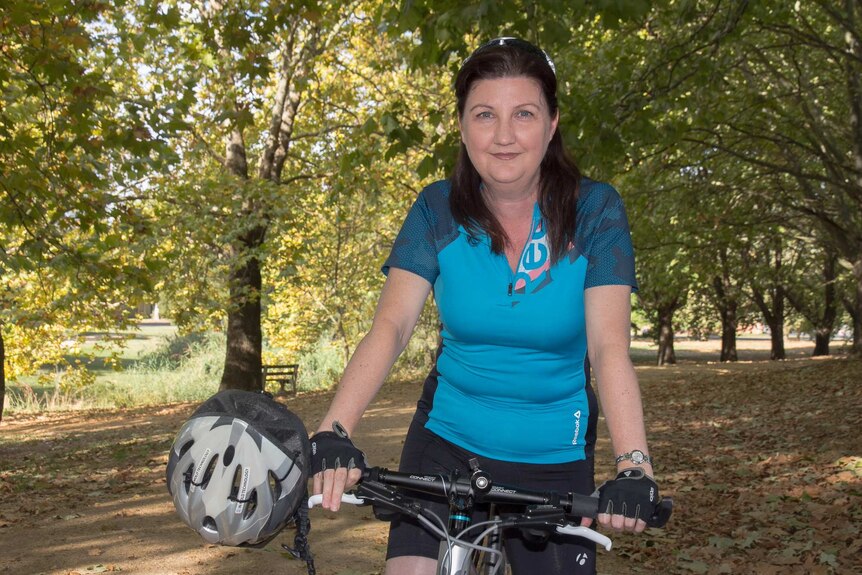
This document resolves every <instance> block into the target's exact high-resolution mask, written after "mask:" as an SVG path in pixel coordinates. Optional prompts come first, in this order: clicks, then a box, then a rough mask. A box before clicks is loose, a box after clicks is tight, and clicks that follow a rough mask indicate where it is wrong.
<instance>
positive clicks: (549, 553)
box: [386, 419, 596, 575]
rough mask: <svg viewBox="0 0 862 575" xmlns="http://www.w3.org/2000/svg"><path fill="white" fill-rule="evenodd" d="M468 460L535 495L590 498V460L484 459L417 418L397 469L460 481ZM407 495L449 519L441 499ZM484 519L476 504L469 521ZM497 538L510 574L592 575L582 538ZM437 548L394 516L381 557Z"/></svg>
mask: <svg viewBox="0 0 862 575" xmlns="http://www.w3.org/2000/svg"><path fill="white" fill-rule="evenodd" d="M472 458H477V459H478V460H479V467H480V468H481V469H482V470H483V471H486V472H488V473H489V474H490V475H491V478H492V480H493V481H494V482H495V483H497V484H501V485H511V486H513V487H522V488H524V489H530V490H536V491H556V492H558V493H561V494H565V493H568V492H569V491H572V492H574V493H583V494H591V493H592V492H593V491H594V490H595V480H594V475H593V458H592V457H589V458H588V459H586V460H581V461H572V462H569V463H556V464H534V463H512V462H510V461H499V460H496V459H489V458H487V457H481V456H478V455H476V454H474V453H471V452H469V451H467V450H465V449H462V448H460V447H458V446H456V445H454V444H452V443H450V442H448V441H446V440H445V439H443V438H441V437H440V436H438V435H436V434H434V433H433V432H431V431H428V430H427V429H425V426H424V422H422V421H420V420H419V419H414V420H413V422H412V423H411V425H410V430H409V431H408V432H407V439H406V441H405V443H404V449H403V451H402V454H401V465H400V467H399V469H400V470H401V471H404V472H410V473H417V474H422V475H437V474H439V473H444V474H446V475H448V473H449V472H450V471H451V470H452V469H458V470H460V472H461V474H462V477H469V476H470V467H469V464H468V462H469V460H470V459H472ZM411 497H414V498H415V499H421V500H424V501H425V502H426V508H427V509H430V510H431V511H434V512H435V513H436V514H437V515H438V516H439V517H440V518H442V519H443V521H444V523H445V521H446V519H447V517H448V516H449V506H448V503H447V502H446V499H445V498H442V497H435V496H432V495H422V494H419V495H413V494H411ZM498 510H499V512H500V514H501V515H503V516H505V515H507V512H506V509H505V508H502V507H498ZM522 511H523V507H521V508H512V511H510V512H509V513H513V512H514V513H518V512H522ZM486 518H487V508H485V509H484V510H483V509H482V508H481V507H479V506H477V508H476V509H475V511H474V515H473V522H474V523H476V522H479V521H483V520H484V519H486ZM503 538H504V541H505V549H506V557H507V559H508V561H509V564H510V565H511V567H512V573H513V574H514V575H532V574H535V573H542V574H543V575H555V574H560V575H562V574H577V575H593V574H595V572H596V546H595V544H594V543H592V542H591V541H588V540H586V539H581V538H576V537H571V536H563V535H559V534H553V535H551V537H550V539H549V540H547V541H542V542H536V541H533V540H528V539H527V538H525V536H524V534H523V533H522V532H521V531H520V530H519V529H508V530H506V531H504V532H503ZM439 546H440V540H439V538H438V537H437V536H436V535H434V534H433V533H431V532H430V531H428V529H426V528H425V527H423V526H422V525H421V524H420V523H419V522H418V521H416V520H415V519H413V518H410V517H406V516H398V518H397V519H396V520H394V521H393V522H392V526H391V528H390V530H389V547H388V550H387V553H386V558H387V559H391V558H393V557H403V556H416V555H418V556H421V557H429V558H431V559H437V554H438V551H439Z"/></svg>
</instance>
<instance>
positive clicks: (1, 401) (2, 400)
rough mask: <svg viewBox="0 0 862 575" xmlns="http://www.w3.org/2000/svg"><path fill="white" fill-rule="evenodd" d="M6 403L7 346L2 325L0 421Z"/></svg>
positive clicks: (0, 332)
mask: <svg viewBox="0 0 862 575" xmlns="http://www.w3.org/2000/svg"><path fill="white" fill-rule="evenodd" d="M5 404H6V347H5V346H4V344H3V330H2V326H0V421H3V406H4V405H5Z"/></svg>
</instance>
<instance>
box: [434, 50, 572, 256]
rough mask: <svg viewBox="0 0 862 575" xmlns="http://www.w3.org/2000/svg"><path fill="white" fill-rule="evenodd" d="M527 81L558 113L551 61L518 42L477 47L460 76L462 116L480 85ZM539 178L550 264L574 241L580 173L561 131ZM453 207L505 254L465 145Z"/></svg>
mask: <svg viewBox="0 0 862 575" xmlns="http://www.w3.org/2000/svg"><path fill="white" fill-rule="evenodd" d="M518 76H525V77H527V78H532V79H533V80H535V81H536V82H537V83H538V84H539V86H540V87H541V89H542V93H543V95H544V97H545V101H546V102H547V104H548V111H549V113H550V114H551V117H554V116H555V115H556V114H557V111H558V105H557V76H556V73H555V70H554V68H553V64H552V62H551V60H550V58H548V56H547V55H546V54H545V53H544V52H543V51H542V50H540V49H539V48H537V47H535V46H533V45H532V44H530V43H528V42H526V41H524V40H518V39H515V38H502V39H497V40H492V41H491V42H489V43H487V44H485V45H483V46H481V47H479V48H477V49H476V50H475V51H474V52H473V53H472V54H471V55H470V57H469V58H467V59H466V60H465V61H464V63H463V64H462V65H461V69H460V70H459V71H458V75H457V76H456V77H455V97H456V99H457V105H458V117H459V118H462V119H463V115H464V107H465V105H466V102H467V96H468V94H469V93H470V89H471V88H472V87H473V84H474V83H475V82H476V81H478V80H490V79H497V78H512V77H518ZM539 169H540V174H539V197H538V203H539V209H540V210H541V212H542V218H543V219H544V222H545V229H546V232H547V234H548V248H549V249H550V252H551V261H552V262H556V261H557V260H559V259H560V258H561V257H562V256H563V255H564V254H565V253H566V250H567V249H568V246H569V244H571V243H572V242H573V241H574V236H575V214H576V208H577V203H578V188H579V183H580V179H581V173H580V170H578V167H577V166H576V165H575V162H574V161H573V160H572V159H571V157H570V156H569V154H568V153H567V152H566V149H565V147H564V146H563V139H562V136H560V130H559V127H557V129H556V131H555V132H554V134H553V136H552V137H551V141H550V143H549V144H548V150H547V152H546V153H545V157H544V158H543V159H542V163H541V166H540V168H539ZM451 183H452V191H451V194H450V196H449V205H450V208H451V210H452V215H453V216H454V218H455V221H457V222H458V223H459V224H461V225H462V226H464V228H465V229H466V230H467V232H468V233H470V234H471V235H473V236H476V235H478V234H479V233H480V232H482V231H484V232H485V233H487V234H488V236H489V237H490V238H491V249H492V250H493V251H494V252H495V253H498V254H499V253H503V248H504V246H505V244H506V242H507V241H508V238H507V237H506V233H505V232H504V231H503V228H502V226H501V225H500V223H499V222H498V221H497V218H495V217H494V215H493V214H492V213H491V210H490V209H489V208H488V206H487V204H486V203H485V200H484V198H483V196H482V193H481V190H480V186H481V183H482V180H481V178H480V176H479V172H477V171H476V168H475V167H474V166H473V163H472V162H471V161H470V157H469V156H468V155H467V148H466V147H465V146H464V143H463V142H461V149H460V150H459V152H458V159H457V161H456V163H455V169H454V171H453V173H452V177H451Z"/></svg>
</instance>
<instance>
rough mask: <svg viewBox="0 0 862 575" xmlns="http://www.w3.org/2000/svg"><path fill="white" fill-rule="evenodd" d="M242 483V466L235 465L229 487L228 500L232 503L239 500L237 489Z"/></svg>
mask: <svg viewBox="0 0 862 575" xmlns="http://www.w3.org/2000/svg"><path fill="white" fill-rule="evenodd" d="M241 483H242V465H237V466H236V469H234V472H233V482H232V483H231V486H230V496H229V499H230V500H232V501H238V500H239V488H240V484H241Z"/></svg>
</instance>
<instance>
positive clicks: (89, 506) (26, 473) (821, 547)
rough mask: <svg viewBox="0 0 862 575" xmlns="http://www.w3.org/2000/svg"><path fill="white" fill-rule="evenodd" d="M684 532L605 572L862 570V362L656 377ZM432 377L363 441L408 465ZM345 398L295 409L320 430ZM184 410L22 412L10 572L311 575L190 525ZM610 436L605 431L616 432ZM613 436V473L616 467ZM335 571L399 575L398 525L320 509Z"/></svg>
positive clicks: (386, 459)
mask: <svg viewBox="0 0 862 575" xmlns="http://www.w3.org/2000/svg"><path fill="white" fill-rule="evenodd" d="M638 374H639V377H640V378H641V383H642V388H643V392H644V397H645V403H646V405H647V416H648V420H649V426H650V436H651V443H652V445H651V448H652V451H653V454H654V455H655V456H656V458H657V460H658V461H659V476H660V480H661V482H660V485H661V486H662V488H663V490H664V493H665V494H670V495H673V497H674V498H675V500H676V505H677V510H676V514H675V517H674V520H673V523H672V524H671V526H670V528H669V529H668V530H666V531H655V532H651V533H649V534H648V535H647V536H645V537H641V538H635V537H627V536H621V537H618V538H617V539H616V547H615V549H614V551H613V552H611V553H603V554H602V556H601V557H600V573H604V574H616V573H709V574H712V573H715V574H721V573H758V574H760V573H765V574H770V573H775V574H778V573H781V574H784V573H800V574H801V573H806V574H808V573H813V574H821V573H822V574H828V573H842V574H843V573H846V574H850V573H862V559H860V557H862V539H860V535H859V532H858V531H859V525H862V497H860V494H862V438H860V434H859V429H860V426H862V385H860V384H862V362H859V361H849V360H842V359H831V360H791V361H786V362H778V363H776V362H772V363H770V362H764V363H759V362H755V363H740V364H735V365H716V364H710V365H706V364H693V363H690V364H683V365H681V366H678V367H671V368H654V367H648V366H640V367H638ZM418 392H419V385H418V384H416V383H394V384H388V385H387V386H386V387H385V388H384V391H383V392H382V393H381V395H380V396H379V398H378V399H377V401H376V402H375V403H374V404H373V406H372V408H371V409H370V411H369V412H368V415H367V417H366V418H365V420H364V423H363V426H362V428H361V430H360V432H359V433H358V434H357V437H356V440H357V442H358V443H359V444H360V445H361V446H362V447H363V448H364V449H365V450H366V452H367V454H368V457H369V459H370V460H371V461H372V462H373V463H375V464H378V465H384V466H390V467H394V466H396V465H397V458H398V454H399V452H400V447H401V437H403V435H404V433H405V431H406V428H407V424H408V422H409V419H410V417H411V415H412V410H413V405H414V403H415V400H416V398H417V395H418ZM330 397H331V395H330V394H309V395H303V396H300V397H299V398H296V399H294V400H292V401H291V402H290V403H289V405H290V406H291V408H292V409H294V410H295V411H296V412H297V413H298V414H299V415H300V416H301V417H302V418H303V419H304V420H305V421H306V422H316V421H317V420H318V419H319V418H320V417H321V416H322V414H323V412H324V410H325V409H326V407H327V405H328V403H329V400H330ZM193 408H194V406H192V405H174V406H165V407H157V408H147V409H134V410H125V411H121V412H118V411H112V412H86V413H81V412H77V413H55V414H48V415H40V416H16V417H10V418H8V419H6V420H4V422H3V424H2V426H0V573H2V574H6V573H9V574H12V573H15V574H36V573H45V574H52V575H53V574H71V573H98V572H110V571H122V572H126V573H140V574H154V575H155V574H158V575H163V574H176V575H198V574H200V575H203V574H207V575H217V574H234V573H267V574H268V573H283V574H287V575H292V574H297V575H301V574H303V573H305V566H304V565H303V564H301V563H300V562H299V561H296V560H293V559H288V558H286V557H285V556H284V555H285V554H284V553H282V552H281V551H280V548H279V545H280V543H281V542H290V539H291V537H292V532H291V533H289V535H291V537H279V538H278V539H277V540H276V541H277V543H273V544H270V545H269V546H268V547H267V548H265V549H263V550H244V549H235V548H222V547H215V546H209V545H206V544H203V543H202V540H201V539H200V538H199V537H198V536H197V534H195V533H194V532H192V531H191V530H189V529H188V528H186V527H185V526H183V525H182V524H181V523H180V522H179V520H178V519H176V517H175V514H174V512H173V506H172V505H171V503H170V500H169V499H168V496H167V491H166V489H165V485H164V476H163V473H164V464H165V461H166V452H167V450H168V447H169V445H170V442H171V441H172V439H173V434H174V433H175V431H176V430H177V429H178V428H179V426H180V425H181V423H182V422H183V421H184V420H185V418H186V417H187V416H188V414H189V413H190V412H191V411H192V409H193ZM603 435H605V433H604V429H600V436H603ZM610 457H611V454H610V451H609V447H608V445H607V441H606V440H602V441H601V443H600V445H599V449H598V461H599V464H598V468H599V469H600V475H601V477H600V479H601V478H603V477H604V476H606V475H607V474H608V473H610V472H611V465H605V464H603V463H602V462H607V461H609V460H610ZM312 521H313V531H312V535H311V542H312V546H313V547H312V548H313V550H314V551H315V554H316V557H317V567H318V573H320V574H321V575H369V574H373V573H380V572H381V570H382V563H383V554H384V549H385V543H386V525H385V524H382V523H380V522H378V521H376V520H374V519H373V518H372V517H371V516H370V512H368V511H366V510H356V509H349V510H346V511H344V512H342V513H339V514H337V515H334V514H329V513H324V512H322V511H320V510H316V511H314V512H313V515H312Z"/></svg>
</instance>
